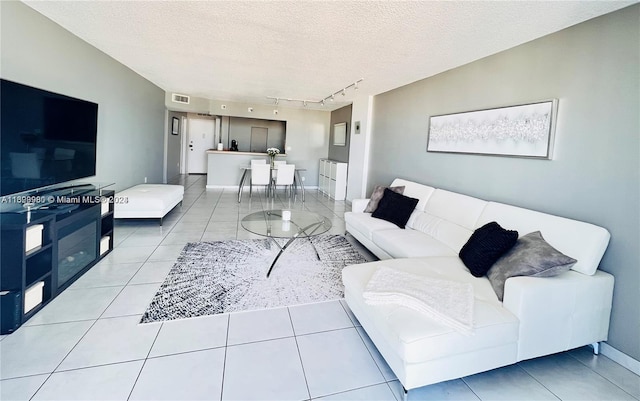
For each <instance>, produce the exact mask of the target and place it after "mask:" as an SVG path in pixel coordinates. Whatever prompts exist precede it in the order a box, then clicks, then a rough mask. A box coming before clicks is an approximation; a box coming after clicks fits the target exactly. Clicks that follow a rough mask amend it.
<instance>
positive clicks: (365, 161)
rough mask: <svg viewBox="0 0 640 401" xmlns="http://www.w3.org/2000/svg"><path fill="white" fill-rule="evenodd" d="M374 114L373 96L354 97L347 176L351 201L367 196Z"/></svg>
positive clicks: (348, 193) (348, 194)
mask: <svg viewBox="0 0 640 401" xmlns="http://www.w3.org/2000/svg"><path fill="white" fill-rule="evenodd" d="M372 115H373V96H368V95H361V96H358V97H356V98H355V99H353V108H352V114H351V130H350V136H351V141H350V143H349V176H348V177H347V179H348V182H347V200H349V201H352V200H354V199H358V198H365V197H366V196H367V193H366V192H367V175H368V174H369V151H370V146H371V119H372ZM357 122H360V133H359V134H356V131H355V125H356V123H357Z"/></svg>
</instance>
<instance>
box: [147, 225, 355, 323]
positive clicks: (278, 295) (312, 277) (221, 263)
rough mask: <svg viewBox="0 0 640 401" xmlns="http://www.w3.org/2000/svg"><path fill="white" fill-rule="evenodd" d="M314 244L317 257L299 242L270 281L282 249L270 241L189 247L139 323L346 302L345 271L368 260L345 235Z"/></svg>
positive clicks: (320, 239)
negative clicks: (271, 269) (314, 303)
mask: <svg viewBox="0 0 640 401" xmlns="http://www.w3.org/2000/svg"><path fill="white" fill-rule="evenodd" d="M278 241H279V243H280V244H281V245H284V243H285V241H283V240H278ZM312 241H313V245H315V249H316V250H317V254H316V251H315V250H314V248H313V246H312V245H311V243H310V242H309V240H308V239H305V238H300V239H296V240H295V241H294V242H293V243H292V244H291V245H290V246H289V247H288V248H287V250H286V251H285V252H284V253H283V254H282V256H280V259H279V260H278V263H277V264H276V265H275V267H274V268H273V271H272V272H271V276H270V277H269V278H267V277H266V276H267V270H268V269H269V266H270V265H271V262H272V261H273V259H274V258H275V257H276V255H277V254H278V251H279V250H280V248H279V247H278V246H277V245H276V244H275V243H274V242H273V240H271V239H251V240H228V241H213V242H194V243H188V244H187V245H186V246H185V248H184V249H183V250H182V253H181V254H180V256H179V257H178V260H177V262H176V263H175V265H174V266H173V268H172V269H171V271H170V272H169V274H168V275H167V278H166V279H165V281H164V283H162V286H161V287H160V289H159V290H158V292H157V293H156V295H155V296H154V297H153V300H152V301H151V304H150V305H149V307H148V308H147V310H146V312H145V313H144V315H143V316H142V320H141V321H140V322H141V323H150V322H157V321H163V320H173V319H184V318H189V317H196V316H203V315H215V314H218V313H226V312H235V311H243V310H254V309H266V308H275V307H281V306H290V305H298V304H304V303H311V302H320V301H328V300H332V299H339V298H342V297H343V295H344V287H343V285H342V274H341V273H342V269H343V268H344V267H345V266H348V265H352V264H357V263H363V262H366V261H367V260H366V259H365V258H364V257H363V256H362V255H361V254H360V253H359V252H358V251H357V250H356V249H355V248H353V246H351V244H350V243H349V241H347V239H346V238H345V237H343V236H341V235H319V236H317V237H313V238H312ZM318 257H320V260H318Z"/></svg>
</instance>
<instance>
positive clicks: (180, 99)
mask: <svg viewBox="0 0 640 401" xmlns="http://www.w3.org/2000/svg"><path fill="white" fill-rule="evenodd" d="M171 100H173V101H174V102H175V103H182V104H189V96H187V95H179V94H177V93H174V94H172V95H171Z"/></svg>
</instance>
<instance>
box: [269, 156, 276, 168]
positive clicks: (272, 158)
mask: <svg viewBox="0 0 640 401" xmlns="http://www.w3.org/2000/svg"><path fill="white" fill-rule="evenodd" d="M269 160H271V168H273V161H274V160H275V157H269Z"/></svg>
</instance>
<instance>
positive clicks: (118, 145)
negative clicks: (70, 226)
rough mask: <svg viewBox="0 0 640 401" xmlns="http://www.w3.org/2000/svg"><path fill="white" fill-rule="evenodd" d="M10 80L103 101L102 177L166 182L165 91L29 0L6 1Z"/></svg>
mask: <svg viewBox="0 0 640 401" xmlns="http://www.w3.org/2000/svg"><path fill="white" fill-rule="evenodd" d="M0 7H1V12H0V14H1V24H0V33H1V41H2V42H1V46H0V47H1V54H2V58H1V60H2V61H1V65H0V67H1V68H0V74H1V75H2V78H5V79H8V80H11V81H15V82H19V83H22V84H25V85H29V86H34V87H36V88H41V89H45V90H48V91H51V92H56V93H61V94H64V95H67V96H72V97H76V98H80V99H85V100H89V101H91V102H95V103H97V104H98V143H97V165H96V176H95V177H92V178H89V179H86V180H83V181H85V182H86V181H90V182H94V181H99V182H114V183H115V184H116V185H115V187H113V188H115V189H117V190H120V189H124V188H127V187H130V186H132V185H135V184H139V183H142V182H144V178H145V177H147V180H148V182H150V183H159V182H162V181H163V175H164V171H163V165H164V135H165V105H164V97H165V93H164V91H163V90H161V89H160V88H158V87H157V86H156V85H154V84H153V83H151V82H149V81H147V80H146V79H144V78H142V77H141V76H140V75H138V74H136V73H135V72H134V71H132V70H131V69H129V68H128V67H126V66H124V65H122V64H121V63H119V62H117V61H116V60H114V59H113V58H111V57H109V56H107V55H106V54H104V53H103V52H101V51H100V50H98V49H96V48H95V47H93V46H91V45H89V44H88V43H86V42H84V41H83V40H81V39H79V38H78V37H76V36H74V35H73V34H71V33H70V32H68V31H67V30H65V29H64V28H62V27H60V26H59V25H57V24H55V23H54V22H52V21H51V20H49V19H47V18H45V17H44V16H42V15H41V14H39V13H38V12H36V11H34V10H33V9H31V8H29V7H28V6H26V5H24V4H23V3H21V2H17V1H2V2H0Z"/></svg>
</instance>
